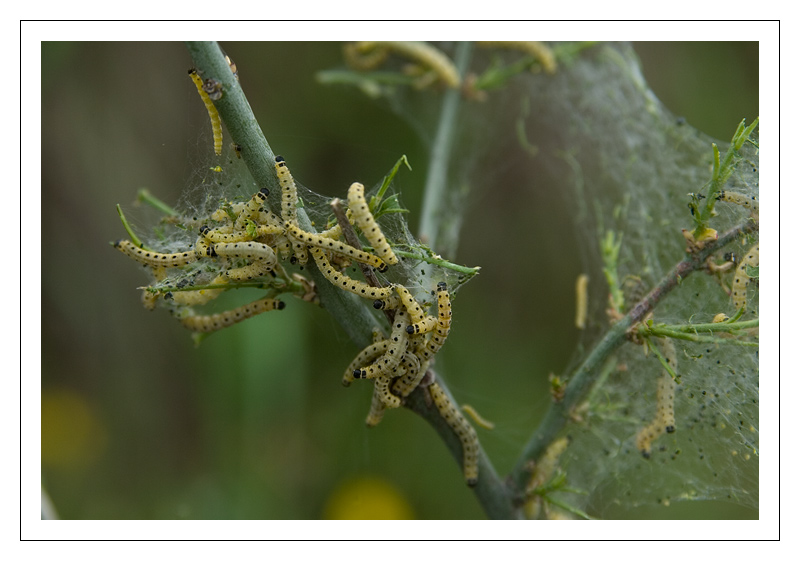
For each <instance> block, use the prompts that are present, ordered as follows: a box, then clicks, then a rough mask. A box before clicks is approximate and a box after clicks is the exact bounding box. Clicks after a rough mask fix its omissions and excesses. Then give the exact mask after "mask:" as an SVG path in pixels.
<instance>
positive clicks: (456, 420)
mask: <svg viewBox="0 0 800 561" xmlns="http://www.w3.org/2000/svg"><path fill="white" fill-rule="evenodd" d="M428 390H429V391H430V392H431V397H432V398H433V403H434V404H435V405H436V409H438V410H439V414H440V415H441V416H442V418H443V419H444V420H445V422H447V424H448V425H449V426H450V428H452V429H453V431H454V432H455V433H456V435H458V438H459V440H461V448H462V450H463V454H464V478H465V479H466V480H467V485H469V486H470V487H474V486H475V485H477V484H478V434H477V433H476V432H475V429H474V428H472V425H470V424H469V422H468V421H467V420H466V419H465V418H464V416H463V415H462V414H461V413H460V412H459V410H458V409H456V408H455V406H454V405H453V402H452V401H450V398H449V397H447V394H446V393H444V391H443V390H442V388H440V387H439V384H437V383H436V382H434V383H433V384H431V385H430V386H428Z"/></svg>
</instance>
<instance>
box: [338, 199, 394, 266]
mask: <svg viewBox="0 0 800 561" xmlns="http://www.w3.org/2000/svg"><path fill="white" fill-rule="evenodd" d="M347 205H348V209H349V210H351V211H352V212H353V219H354V220H355V221H356V225H357V226H358V227H359V228H361V231H362V232H363V233H364V236H365V237H366V238H367V240H368V241H369V244H370V245H371V246H372V247H373V249H375V253H377V254H378V256H380V257H381V259H383V260H384V261H385V262H386V264H387V265H396V264H397V256H396V255H395V254H394V251H392V248H391V246H390V245H389V243H388V242H387V241H386V237H385V236H384V235H383V232H382V231H381V227H380V226H378V223H377V222H376V221H375V218H374V217H373V216H372V213H371V212H370V210H369V205H368V204H367V199H366V198H365V197H364V186H363V185H362V184H361V183H353V184H352V185H351V186H350V189H349V190H348V191H347Z"/></svg>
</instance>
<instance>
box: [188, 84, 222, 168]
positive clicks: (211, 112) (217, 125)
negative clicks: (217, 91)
mask: <svg viewBox="0 0 800 561" xmlns="http://www.w3.org/2000/svg"><path fill="white" fill-rule="evenodd" d="M189 77H190V78H191V79H192V82H194V85H195V86H196V87H197V93H198V94H200V99H202V100H203V104H204V105H205V106H206V111H208V117H209V118H210V119H211V131H212V132H213V134H214V154H216V155H217V156H221V155H222V121H220V118H219V113H218V112H217V108H216V107H215V106H214V102H212V101H211V98H210V97H209V95H208V92H207V91H206V89H205V88H204V86H203V80H201V79H200V76H198V74H197V70H195V69H192V70H190V71H189Z"/></svg>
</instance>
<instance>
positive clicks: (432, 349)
mask: <svg viewBox="0 0 800 561" xmlns="http://www.w3.org/2000/svg"><path fill="white" fill-rule="evenodd" d="M436 299H437V307H438V316H437V322H436V329H435V330H434V332H433V334H432V336H431V339H430V341H428V344H427V345H426V346H425V349H423V351H422V355H423V357H424V358H425V360H430V359H431V357H433V355H435V354H436V353H437V352H439V349H441V348H442V345H444V342H445V340H447V335H448V334H449V333H450V319H451V315H452V312H451V310H450V293H449V292H448V291H447V284H445V283H444V282H440V283H439V284H438V285H437V286H436Z"/></svg>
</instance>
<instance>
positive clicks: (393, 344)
mask: <svg viewBox="0 0 800 561" xmlns="http://www.w3.org/2000/svg"><path fill="white" fill-rule="evenodd" d="M406 327H408V314H406V313H405V312H404V311H402V310H397V312H396V313H395V314H394V324H393V326H392V334H391V335H390V336H389V339H388V341H389V346H388V347H387V348H386V352H385V353H383V355H382V356H380V357H379V358H378V359H377V360H376V361H375V362H373V363H372V364H370V365H369V366H367V367H362V368H359V369H354V370H353V377H354V378H367V379H375V378H377V377H378V376H380V375H382V374H386V375H390V376H397V373H396V372H394V370H395V369H396V368H397V366H398V365H399V364H400V361H401V360H402V358H403V355H404V354H405V352H406V347H407V346H408V332H406Z"/></svg>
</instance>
